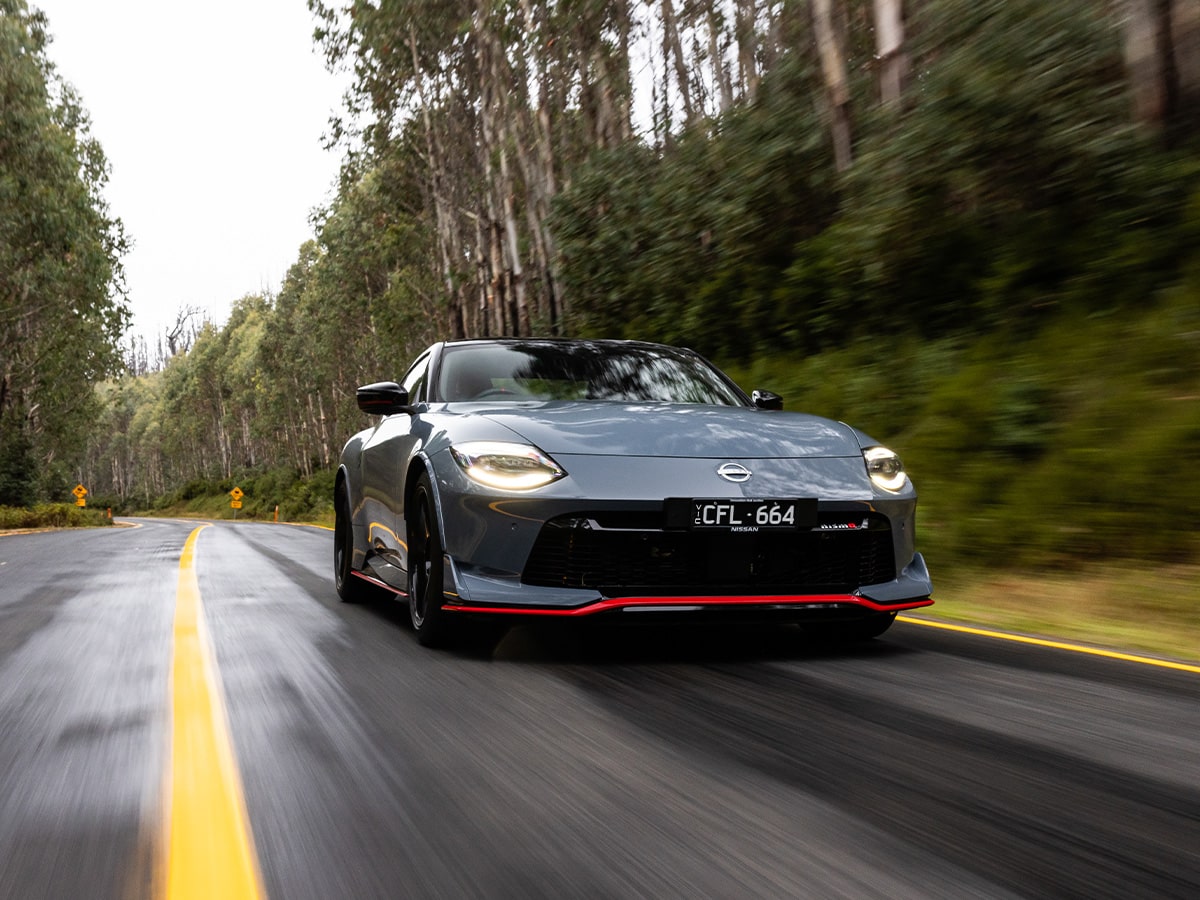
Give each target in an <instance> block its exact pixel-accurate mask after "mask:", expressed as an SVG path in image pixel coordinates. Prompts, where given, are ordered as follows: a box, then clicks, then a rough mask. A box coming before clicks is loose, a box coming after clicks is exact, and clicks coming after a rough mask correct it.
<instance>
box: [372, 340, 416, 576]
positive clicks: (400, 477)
mask: <svg viewBox="0 0 1200 900" xmlns="http://www.w3.org/2000/svg"><path fill="white" fill-rule="evenodd" d="M429 357H430V354H429V353H428V352H427V353H425V354H423V355H422V356H420V357H418V359H417V361H416V362H414V363H413V364H412V366H411V367H410V368H409V370H408V372H407V373H406V374H405V376H404V378H403V379H402V380H401V382H400V384H401V386H402V387H404V388H405V389H406V390H407V391H408V396H409V403H410V404H411V405H412V406H413V412H412V413H397V414H395V415H391V416H387V417H385V418H384V419H383V421H382V422H380V423H379V426H378V427H377V428H376V429H375V431H374V432H373V433H372V434H371V436H370V437H369V438H368V439H367V440H366V442H365V443H364V444H363V450H362V480H363V512H364V514H365V517H366V520H367V543H368V544H369V546H370V547H371V551H372V554H371V557H370V558H369V559H368V564H369V565H370V566H371V568H372V569H373V570H374V571H375V574H376V575H377V576H378V577H379V578H380V579H382V580H383V581H385V582H386V583H388V584H390V585H391V586H392V587H395V588H397V589H399V590H404V589H406V588H407V586H408V585H407V581H408V580H407V578H406V577H405V572H406V571H407V567H408V565H407V556H408V544H407V538H406V535H405V525H404V480H405V474H406V473H407V471H408V467H409V463H410V462H411V461H412V458H413V456H415V455H416V454H417V453H418V452H419V451H420V448H421V445H422V438H421V435H422V434H424V433H425V432H427V431H428V427H427V426H426V425H425V423H423V422H422V420H421V412H422V411H423V410H425V409H426V408H427V404H428V391H427V376H428V372H429Z"/></svg>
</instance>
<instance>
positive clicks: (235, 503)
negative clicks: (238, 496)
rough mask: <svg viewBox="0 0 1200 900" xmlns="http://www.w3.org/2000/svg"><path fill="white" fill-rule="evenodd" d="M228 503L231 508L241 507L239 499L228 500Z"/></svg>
mask: <svg viewBox="0 0 1200 900" xmlns="http://www.w3.org/2000/svg"><path fill="white" fill-rule="evenodd" d="M229 505H230V506H231V507H232V508H233V509H241V508H242V501H241V500H230V501H229Z"/></svg>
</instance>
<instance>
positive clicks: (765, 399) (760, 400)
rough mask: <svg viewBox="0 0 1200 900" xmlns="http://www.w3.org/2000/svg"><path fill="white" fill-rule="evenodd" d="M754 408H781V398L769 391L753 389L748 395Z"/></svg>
mask: <svg viewBox="0 0 1200 900" xmlns="http://www.w3.org/2000/svg"><path fill="white" fill-rule="evenodd" d="M750 399H751V400H753V401H754V408H755V409H783V398H782V397H780V396H779V395H778V394H772V393H771V392H770V391H755V392H754V393H753V394H751V395H750Z"/></svg>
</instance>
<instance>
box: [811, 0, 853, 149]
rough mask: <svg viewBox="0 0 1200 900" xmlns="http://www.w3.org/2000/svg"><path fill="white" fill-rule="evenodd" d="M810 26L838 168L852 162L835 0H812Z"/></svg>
mask: <svg viewBox="0 0 1200 900" xmlns="http://www.w3.org/2000/svg"><path fill="white" fill-rule="evenodd" d="M812 14H813V29H814V31H815V32H816V37H817V52H818V54H819V55H820V58H821V72H822V73H823V75H824V76H825V90H826V95H827V96H828V98H829V111H830V119H831V124H830V131H831V132H832V135H833V159H834V165H835V166H836V167H837V170H838V171H839V172H844V171H846V170H847V169H849V168H850V166H851V165H852V163H853V162H854V154H853V147H852V145H851V138H850V85H849V79H848V78H847V75H846V53H845V50H844V48H843V45H842V41H841V39H840V35H839V34H838V29H837V27H836V25H835V23H834V0H812Z"/></svg>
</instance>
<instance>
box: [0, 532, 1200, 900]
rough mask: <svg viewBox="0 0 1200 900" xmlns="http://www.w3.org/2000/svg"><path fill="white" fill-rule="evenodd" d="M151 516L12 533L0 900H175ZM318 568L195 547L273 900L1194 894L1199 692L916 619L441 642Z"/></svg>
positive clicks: (322, 547) (1181, 679)
mask: <svg viewBox="0 0 1200 900" xmlns="http://www.w3.org/2000/svg"><path fill="white" fill-rule="evenodd" d="M138 524H139V526H140V527H137V528H114V529H99V530H87V531H83V530H78V531H60V532H50V533H44V534H27V535H14V536H4V537H0V898H34V897H53V898H58V897H64V898H65V897H97V898H106V897H154V896H159V895H162V894H163V884H164V881H165V878H164V874H163V873H164V871H165V870H166V869H167V868H168V867H169V865H170V861H169V855H170V850H169V842H168V841H167V839H166V831H167V823H168V822H169V821H170V811H169V810H168V809H167V806H168V803H167V799H166V798H167V797H168V796H170V794H169V786H170V783H172V781H173V779H179V778H184V777H187V773H181V772H174V771H171V766H170V765H169V764H168V763H169V760H170V758H171V734H172V732H171V722H172V714H173V713H172V693H171V689H170V686H171V671H172V669H171V665H172V646H173V622H174V617H175V612H176V604H177V590H178V584H179V572H180V556H181V553H182V551H183V548H184V544H185V541H186V540H187V538H188V535H189V534H190V533H191V532H192V530H193V529H194V527H195V524H196V523H187V522H177V521H167V520H158V521H151V520H140V521H139V522H138ZM331 556H332V536H331V534H330V533H329V532H328V531H324V530H320V529H316V528H303V527H291V526H282V525H279V526H274V525H266V524H257V523H236V524H235V523H229V522H224V523H218V524H215V525H212V526H210V527H207V528H205V529H204V530H203V531H202V532H200V534H199V535H198V536H197V537H196V538H195V560H194V565H195V572H196V575H197V580H198V585H199V594H200V596H201V598H202V604H203V610H202V616H203V620H204V622H205V624H206V627H207V633H208V638H209V640H210V642H211V646H212V649H213V658H212V662H213V666H214V669H215V672H216V674H217V676H218V682H219V690H220V692H221V693H222V694H223V696H224V704H225V711H226V713H227V716H228V733H229V736H230V738H231V741H232V745H233V750H234V754H235V757H236V764H237V768H238V771H239V773H240V791H241V796H242V798H243V799H244V807H245V811H246V814H247V817H248V821H249V826H250V832H251V835H252V844H253V850H254V853H255V855H256V857H257V863H258V869H259V872H260V873H261V888H262V890H263V892H264V893H265V894H266V895H267V896H269V897H274V898H336V897H348V898H349V897H353V898H373V897H451V898H457V897H464V898H465V897H489V898H490V897H498V898H540V897H546V898H563V897H580V898H585V897H586V898H626V897H648V898H668V897H679V898H683V897H689V898H691V897H723V898H724V897H730V898H733V897H738V898H740V897H764V898H767V897H770V898H779V897H881V898H882V897H888V898H897V897H914V898H915V897H947V898H950V897H953V898H960V897H971V896H973V897H1012V896H1023V897H1080V898H1084V897H1087V898H1095V897H1122V898H1127V897H1131V896H1136V897H1181V898H1182V897H1189V898H1194V897H1197V896H1200V740H1197V738H1198V737H1200V674H1197V673H1192V672H1178V671H1168V670H1162V669H1156V668H1151V667H1148V666H1142V665H1138V664H1135V663H1130V662H1123V661H1116V660H1109V659H1096V658H1092V657H1087V656H1081V655H1078V654H1072V653H1066V652H1062V651H1057V650H1052V649H1046V648H1039V647H1029V646H1022V645H1018V644H1013V643H1006V642H1002V641H996V640H990V639H987V638H983V637H977V636H971V635H965V634H956V633H947V632H943V631H939V630H936V629H932V628H927V627H923V626H920V625H917V624H912V623H900V624H897V625H896V626H895V627H893V629H892V630H891V631H889V632H888V633H887V634H886V635H885V636H884V637H883V638H881V639H879V640H877V641H874V642H871V643H869V644H866V645H862V646H858V647H854V648H844V649H833V648H824V647H821V646H819V645H816V644H814V643H812V642H811V641H808V640H806V639H805V638H804V636H803V635H802V633H800V632H799V631H797V630H795V629H790V628H770V629H756V630H750V629H748V630H730V629H724V630H722V631H721V632H720V633H716V632H709V631H705V630H690V631H681V630H678V629H677V630H674V631H663V630H647V631H643V630H638V631H632V632H619V633H613V632H604V633H597V632H594V631H578V630H569V629H563V628H540V629H532V628H520V629H516V630H514V631H512V632H510V633H509V635H508V636H507V637H506V638H505V639H504V640H503V641H502V642H501V643H500V644H499V645H498V646H496V647H495V649H494V651H489V650H487V649H486V648H485V649H479V648H476V649H474V650H471V651H459V652H436V651H428V650H424V649H422V648H421V647H419V646H418V645H417V644H416V642H415V641H414V640H413V637H412V634H411V632H410V631H409V630H408V628H407V627H406V625H405V618H406V614H405V611H404V610H403V608H402V607H401V606H400V605H399V604H398V603H388V602H381V603H374V604H368V605H363V606H346V605H343V604H340V603H339V602H338V600H337V596H336V594H335V593H334V591H333V585H332V576H331V571H330V569H331ZM934 611H936V607H935V608H934Z"/></svg>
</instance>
